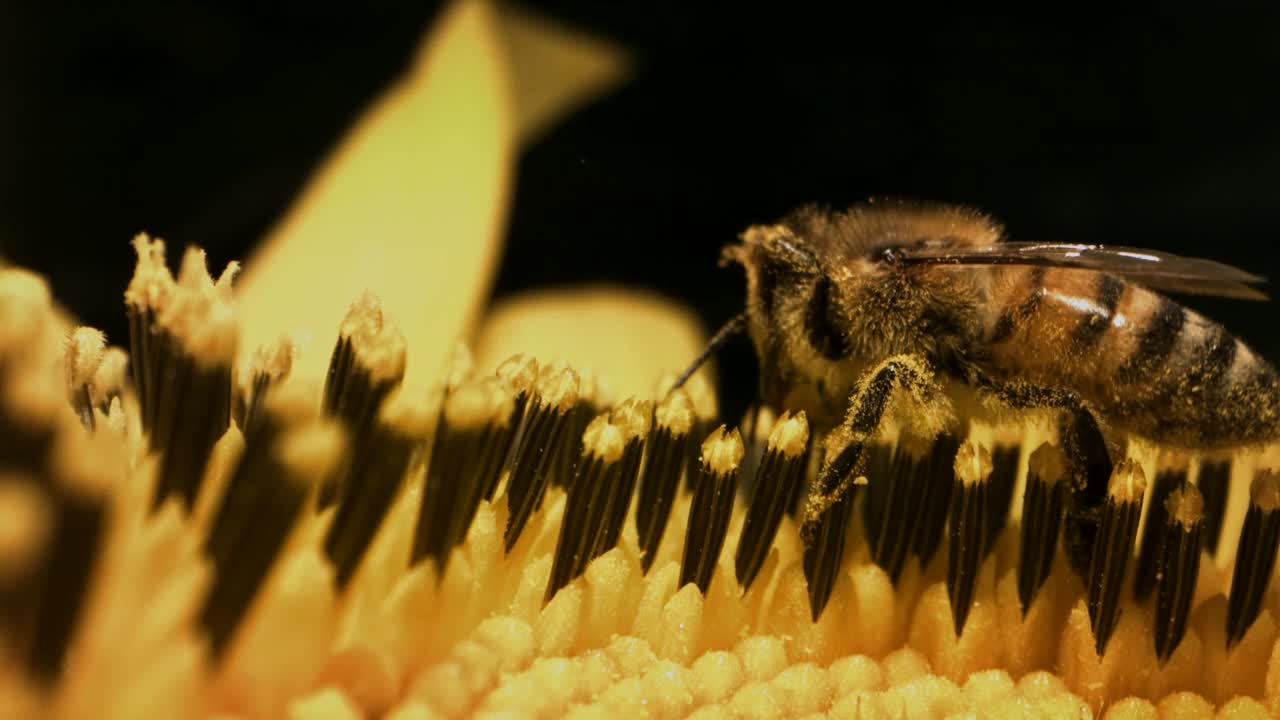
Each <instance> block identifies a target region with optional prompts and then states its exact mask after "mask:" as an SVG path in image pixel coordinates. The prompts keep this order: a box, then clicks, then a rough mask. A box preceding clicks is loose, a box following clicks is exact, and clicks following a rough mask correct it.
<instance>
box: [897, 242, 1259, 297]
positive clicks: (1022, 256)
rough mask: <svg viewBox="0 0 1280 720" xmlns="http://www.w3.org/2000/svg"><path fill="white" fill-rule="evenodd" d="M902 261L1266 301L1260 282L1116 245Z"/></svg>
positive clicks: (1213, 265)
mask: <svg viewBox="0 0 1280 720" xmlns="http://www.w3.org/2000/svg"><path fill="white" fill-rule="evenodd" d="M901 252H902V255H901V258H902V261H903V262H906V263H912V264H921V265H1041V266H1046V267H1064V268H1079V269H1082V270H1096V271H1098V272H1106V273H1111V274H1113V275H1122V276H1124V277H1125V278H1126V279H1129V280H1132V281H1133V282H1135V283H1137V284H1139V285H1145V286H1146V287H1149V288H1151V289H1152V290H1163V291H1168V292H1178V293H1188V294H1193V295H1217V296H1219V297H1229V298H1236V299H1240V300H1266V299H1267V296H1266V295H1265V294H1264V293H1262V292H1260V291H1258V290H1256V289H1254V288H1251V287H1249V285H1250V284H1254V283H1260V282H1263V281H1264V278H1262V277H1261V276H1258V275H1254V274H1253V273H1249V272H1246V271H1244V270H1241V269H1240V268H1237V267H1233V266H1231V265H1226V264H1224V263H1220V262H1214V261H1213V260H1205V259H1203V258H1191V257H1183V256H1181V255H1174V254H1172V253H1166V252H1160V251H1158V250H1148V249H1145V248H1130V247H1121V246H1117V245H1078V244H1071V243H1037V242H1008V243H1000V244H998V245H985V246H978V247H927V246H926V247H920V248H904V249H903V250H902V251H901Z"/></svg>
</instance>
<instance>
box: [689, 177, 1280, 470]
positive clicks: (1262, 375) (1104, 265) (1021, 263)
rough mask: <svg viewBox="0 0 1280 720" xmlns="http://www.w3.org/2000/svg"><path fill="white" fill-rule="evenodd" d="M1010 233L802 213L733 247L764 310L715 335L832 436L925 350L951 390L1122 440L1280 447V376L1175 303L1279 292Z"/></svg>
mask: <svg viewBox="0 0 1280 720" xmlns="http://www.w3.org/2000/svg"><path fill="white" fill-rule="evenodd" d="M1003 236H1004V231H1003V229H1002V227H1001V225H1000V224H999V223H998V222H997V221H995V220H994V219H992V218H991V217H990V216H988V215H986V214H984V213H982V212H979V211H976V210H973V209H970V208H965V207H958V206H951V205H926V204H917V203H911V202H906V201H888V202H883V201H882V202H872V203H868V204H861V205H856V206H854V207H851V208H849V209H847V210H844V211H832V210H827V209H821V208H818V207H812V206H810V207H803V208H801V209H799V210H796V211H795V212H793V213H791V214H790V215H788V216H787V217H785V218H783V219H782V220H781V221H780V222H778V223H776V224H772V225H758V226H754V227H750V228H748V229H747V230H746V231H745V232H744V233H743V234H742V235H741V238H740V242H738V243H735V244H732V245H730V246H728V247H726V248H725V249H724V251H723V256H722V264H724V263H736V264H738V265H741V266H742V267H743V268H744V269H745V271H746V279H747V299H746V309H745V311H744V312H743V313H742V314H741V315H739V316H738V317H737V318H735V320H734V321H733V322H731V323H730V325H729V326H727V327H726V329H725V330H724V331H722V332H721V333H720V336H719V338H718V340H717V341H715V342H722V341H723V338H724V337H725V336H727V335H729V334H732V333H733V332H735V331H741V330H745V331H746V332H747V333H748V334H749V336H750V338H751V340H752V343H753V345H754V347H755V351H756V353H757V357H758V360H759V364H760V378H761V379H760V396H761V400H763V401H764V402H766V403H768V404H769V405H771V406H774V407H777V408H789V409H803V410H805V411H806V412H807V413H808V414H809V417H810V419H811V422H813V423H814V425H815V426H817V427H819V428H822V427H824V426H825V427H831V426H834V425H837V424H839V423H840V421H841V419H842V418H845V417H846V415H847V416H849V419H850V422H853V421H854V419H855V418H854V417H853V416H854V415H857V413H856V412H853V409H851V408H850V407H848V405H849V403H850V400H851V398H852V397H853V396H854V395H855V392H856V390H857V385H858V383H859V382H860V381H864V382H871V383H874V382H876V379H875V378H870V379H868V378H867V374H868V373H869V372H870V371H871V370H873V369H875V368H876V367H877V366H879V365H880V364H881V363H883V362H884V361H885V360H886V359H888V358H892V357H894V356H911V357H913V358H919V359H921V360H922V361H923V362H924V363H925V364H926V365H927V367H928V369H929V371H930V372H931V373H932V374H934V375H936V376H939V377H940V378H941V379H943V380H944V381H954V382H955V383H957V384H959V385H961V386H968V387H971V388H974V389H977V390H980V391H986V392H990V393H993V394H995V395H996V396H998V397H1000V398H1002V399H1004V400H1006V401H1007V402H1009V403H1010V404H1012V405H1015V406H1022V407H1029V406H1054V405H1057V406H1060V407H1063V408H1068V409H1071V408H1076V409H1079V410H1081V411H1087V413H1088V414H1089V415H1091V416H1092V417H1094V418H1096V419H1097V420H1098V421H1099V423H1100V424H1101V425H1102V426H1104V427H1106V428H1108V433H1111V432H1116V433H1124V434H1130V435H1136V436H1140V437H1144V438H1147V439H1149V440H1152V441H1155V442H1157V443H1159V444H1161V445H1163V446H1166V447H1173V448H1184V449H1190V450H1212V449H1222V448H1231V447H1238V446H1243V445H1248V444H1256V443H1262V442H1267V441H1270V440H1273V439H1277V438H1280V381H1278V380H1277V375H1276V371H1275V370H1274V369H1273V368H1272V367H1271V365H1269V364H1268V363H1267V362H1266V361H1265V360H1264V359H1262V358H1261V357H1259V356H1258V355H1257V354H1256V353H1254V352H1253V351H1252V350H1250V349H1249V348H1248V347H1247V346H1246V345H1245V344H1244V343H1242V342H1241V341H1240V340H1238V339H1236V338H1235V337H1234V336H1232V335H1231V334H1230V333H1229V332H1228V331H1227V330H1225V329H1224V328H1223V327H1222V326H1220V325H1218V324H1217V323H1215V322H1213V321H1211V320H1209V319H1207V318H1205V317H1203V316H1202V315H1199V314H1197V313H1195V312H1193V311H1191V310H1189V309H1187V308H1185V307H1183V306H1182V305H1180V304H1179V303H1177V302H1175V301H1174V300H1171V299H1169V298H1168V297H1166V296H1164V295H1163V294H1161V293H1160V292H1159V291H1171V292H1182V293H1196V294H1210V295H1218V296H1225V297H1233V298H1241V299H1265V297H1266V296H1265V295H1263V294H1261V293H1260V292H1258V291H1257V290H1255V289H1254V288H1252V287H1250V286H1249V285H1250V284H1253V283H1257V282H1259V281H1261V280H1262V278H1260V277H1257V276H1255V275H1252V274H1250V273H1247V272H1245V271H1243V270H1240V269H1237V268H1234V267H1231V266H1228V265H1224V264H1220V263H1217V262H1212V261H1209V260H1202V259H1193V258H1186V257H1179V256H1175V255H1170V254H1167V253H1162V252H1156V251H1152V250H1139V249H1133V248H1123V247H1110V246H1107V247H1104V246H1097V245H1075V244H1056V243H1035V242H1008V241H1005V239H1004V237H1003ZM715 342H713V344H715ZM900 381H901V378H899V379H898V380H895V382H900ZM881 384H885V383H881ZM886 387H887V385H886ZM879 402H880V405H881V406H882V405H883V402H884V401H883V399H881V400H880V401H879ZM881 410H883V408H882V407H881ZM875 414H876V415H877V416H878V413H875ZM864 420H867V421H870V420H871V418H864ZM874 420H875V422H878V421H879V417H876V418H874ZM868 430H870V428H868Z"/></svg>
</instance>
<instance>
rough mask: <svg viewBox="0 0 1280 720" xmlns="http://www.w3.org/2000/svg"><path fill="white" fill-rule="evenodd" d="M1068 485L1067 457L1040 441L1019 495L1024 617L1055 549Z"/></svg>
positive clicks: (1050, 566) (1045, 577)
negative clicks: (1024, 484) (1020, 496)
mask: <svg viewBox="0 0 1280 720" xmlns="http://www.w3.org/2000/svg"><path fill="white" fill-rule="evenodd" d="M1070 492H1071V486H1070V485H1069V484H1068V482H1067V469H1066V459H1065V458H1063V457H1062V451H1061V450H1059V449H1058V447H1057V446H1056V445H1051V444H1049V443H1043V444H1042V445H1040V447H1038V448H1036V449H1035V451H1034V452H1032V453H1031V458H1030V459H1029V460H1028V462H1027V487H1026V491H1025V492H1024V494H1023V497H1022V537H1021V540H1022V542H1021V544H1020V545H1019V551H1018V599H1019V600H1020V601H1021V603H1022V614H1023V616H1026V614H1027V611H1029V610H1030V609H1031V603H1032V602H1034V601H1035V598H1036V595H1037V594H1039V592H1040V588H1041V587H1043V586H1044V582H1045V580H1048V579H1049V572H1050V571H1051V570H1052V569H1053V556H1054V554H1055V553H1056V552H1057V550H1058V533H1059V531H1060V530H1061V528H1062V513H1063V510H1064V509H1065V508H1066V501H1067V495H1068V493H1070Z"/></svg>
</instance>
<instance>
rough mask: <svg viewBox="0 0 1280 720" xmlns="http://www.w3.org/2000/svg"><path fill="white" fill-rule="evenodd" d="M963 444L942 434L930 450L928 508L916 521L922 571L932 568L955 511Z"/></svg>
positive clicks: (926, 486)
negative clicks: (957, 467)
mask: <svg viewBox="0 0 1280 720" xmlns="http://www.w3.org/2000/svg"><path fill="white" fill-rule="evenodd" d="M959 449H960V440H959V438H957V437H956V436H955V435H952V434H951V433H942V434H941V435H939V436H938V438H937V439H936V440H934V443H933V447H932V448H931V449H930V450H929V458H928V464H927V466H926V467H924V468H922V470H921V473H922V476H923V478H922V480H921V482H922V483H923V490H922V492H923V495H924V505H923V507H922V508H921V509H920V515H919V518H918V519H917V520H916V526H917V527H916V533H915V544H914V546H913V548H912V550H913V551H914V552H915V554H916V556H917V557H919V558H920V567H921V569H923V568H927V567H929V563H930V561H932V560H933V556H934V553H936V552H937V551H938V546H939V545H941V544H942V531H943V530H944V529H946V525H947V511H948V508H950V507H951V490H952V487H953V486H954V485H955V474H956V471H955V462H956V452H957V451H958V450H959Z"/></svg>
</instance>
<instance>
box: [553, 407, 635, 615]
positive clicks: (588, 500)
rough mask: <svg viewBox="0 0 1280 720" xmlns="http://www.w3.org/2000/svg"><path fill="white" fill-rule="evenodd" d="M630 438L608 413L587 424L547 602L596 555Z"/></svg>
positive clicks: (554, 561) (554, 558) (562, 524)
mask: <svg viewBox="0 0 1280 720" xmlns="http://www.w3.org/2000/svg"><path fill="white" fill-rule="evenodd" d="M626 442H627V438H626V435H625V430H624V428H622V427H619V426H616V425H613V424H612V423H611V422H610V417H609V415H607V414H605V415H598V416H597V417H596V418H595V419H594V420H592V421H591V423H590V424H589V425H587V429H586V431H585V432H584V433H583V438H582V458H581V459H580V460H579V462H578V463H577V471H576V477H574V479H573V481H572V483H571V484H570V486H569V497H568V498H567V499H566V500H565V506H564V517H563V519H562V520H561V521H560V535H559V537H558V538H557V539H556V551H555V555H554V557H553V560H552V565H551V577H550V578H549V579H548V581H547V591H546V594H545V595H544V596H543V602H544V603H545V602H549V601H550V600H551V598H553V597H555V594H556V593H557V592H559V591H560V589H561V588H563V587H564V586H565V585H568V584H569V583H570V582H572V581H573V580H574V579H575V578H577V577H578V576H579V575H581V574H582V572H583V571H584V570H586V568H587V564H588V563H589V562H590V561H591V559H592V558H593V557H594V550H595V548H596V547H597V546H598V545H599V541H600V536H601V535H602V534H603V528H604V523H605V517H606V511H607V510H608V505H609V496H610V495H611V494H612V493H613V492H614V491H615V486H616V485H617V484H618V483H619V482H620V475H621V474H622V465H623V463H622V459H623V454H624V452H623V451H624V448H625V447H626Z"/></svg>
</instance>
